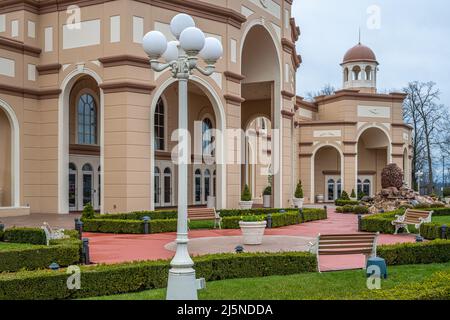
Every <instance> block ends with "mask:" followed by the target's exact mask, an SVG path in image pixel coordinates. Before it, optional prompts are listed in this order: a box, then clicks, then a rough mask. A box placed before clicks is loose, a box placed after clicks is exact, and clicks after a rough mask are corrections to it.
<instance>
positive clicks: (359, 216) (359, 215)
mask: <svg viewBox="0 0 450 320" xmlns="http://www.w3.org/2000/svg"><path fill="white" fill-rule="evenodd" d="M361 224H362V215H361V214H358V232H361V231H362V230H361Z"/></svg>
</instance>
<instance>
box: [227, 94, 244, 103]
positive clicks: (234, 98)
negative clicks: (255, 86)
mask: <svg viewBox="0 0 450 320" xmlns="http://www.w3.org/2000/svg"><path fill="white" fill-rule="evenodd" d="M223 97H224V98H225V100H226V101H227V103H230V104H234V105H238V106H240V105H241V104H242V103H243V102H244V101H245V99H244V98H242V97H238V96H235V95H232V94H225V95H224V96H223Z"/></svg>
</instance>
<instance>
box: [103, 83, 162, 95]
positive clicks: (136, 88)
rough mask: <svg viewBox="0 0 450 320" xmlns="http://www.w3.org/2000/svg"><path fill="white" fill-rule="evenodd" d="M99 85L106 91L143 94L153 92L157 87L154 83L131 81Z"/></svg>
mask: <svg viewBox="0 0 450 320" xmlns="http://www.w3.org/2000/svg"><path fill="white" fill-rule="evenodd" d="M99 87H100V89H102V90H103V92H104V93H117V92H132V93H141V94H151V93H152V91H153V90H154V89H155V88H156V87H155V86H154V85H150V84H145V83H138V82H129V81H118V82H106V83H102V84H101V85H100V86H99Z"/></svg>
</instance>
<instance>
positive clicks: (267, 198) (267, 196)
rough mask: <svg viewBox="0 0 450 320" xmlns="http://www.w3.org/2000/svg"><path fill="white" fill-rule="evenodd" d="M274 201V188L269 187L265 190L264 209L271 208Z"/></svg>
mask: <svg viewBox="0 0 450 320" xmlns="http://www.w3.org/2000/svg"><path fill="white" fill-rule="evenodd" d="M271 199H272V187H271V186H268V187H267V188H265V189H264V192H263V207H264V208H270V202H271Z"/></svg>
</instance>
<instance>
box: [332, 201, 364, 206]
mask: <svg viewBox="0 0 450 320" xmlns="http://www.w3.org/2000/svg"><path fill="white" fill-rule="evenodd" d="M334 204H335V205H336V206H337V207H343V206H357V205H359V201H352V200H341V199H338V200H336V201H335V202H334Z"/></svg>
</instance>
